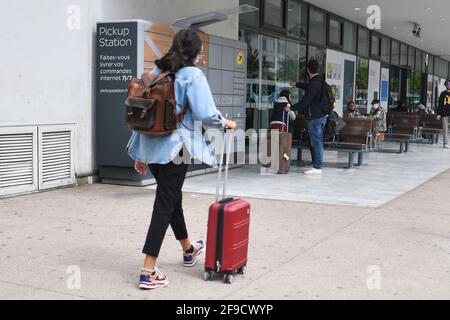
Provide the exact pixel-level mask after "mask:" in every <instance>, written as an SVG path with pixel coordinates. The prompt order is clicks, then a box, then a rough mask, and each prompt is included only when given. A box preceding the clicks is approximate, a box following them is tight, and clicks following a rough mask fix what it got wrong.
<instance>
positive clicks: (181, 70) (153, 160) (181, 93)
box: [126, 30, 236, 290]
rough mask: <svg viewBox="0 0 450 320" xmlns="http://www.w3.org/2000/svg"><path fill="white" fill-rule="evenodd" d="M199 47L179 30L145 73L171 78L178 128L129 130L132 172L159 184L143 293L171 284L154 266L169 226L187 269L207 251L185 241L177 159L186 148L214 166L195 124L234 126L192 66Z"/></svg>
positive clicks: (182, 169) (182, 174)
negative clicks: (155, 131)
mask: <svg viewBox="0 0 450 320" xmlns="http://www.w3.org/2000/svg"><path fill="white" fill-rule="evenodd" d="M202 48H203V44H202V41H201V39H200V37H199V35H198V34H197V33H196V32H194V31H191V30H181V31H179V32H178V33H177V34H176V35H175V37H174V39H173V44H172V47H171V49H170V50H169V52H168V53H167V54H166V55H164V56H163V57H162V58H161V59H159V60H157V61H156V62H155V64H156V68H155V69H154V70H153V71H152V72H151V74H150V75H148V78H155V76H157V75H159V74H163V73H165V72H171V73H173V74H174V75H175V81H174V91H175V98H176V99H175V100H176V109H177V115H180V114H182V113H183V112H185V110H187V112H185V113H184V117H183V120H182V121H181V122H180V123H178V124H177V130H175V131H174V132H173V133H171V134H170V135H168V136H162V137H155V136H150V135H146V134H143V133H138V132H136V131H133V134H132V136H131V138H130V141H129V142H128V145H127V147H126V149H127V152H128V154H129V156H130V157H131V158H132V159H134V160H135V169H136V171H137V172H138V173H139V174H141V175H146V174H147V172H148V170H150V171H151V173H152V174H153V176H154V178H155V180H156V183H157V190H156V198H155V203H154V209H153V215H152V219H151V224H150V227H149V231H148V235H147V239H146V242H145V246H144V249H143V253H144V254H145V255H146V258H145V262H144V267H143V268H142V269H141V272H140V277H139V288H140V289H144V290H147V289H156V288H161V287H166V286H167V285H168V284H169V280H168V278H167V276H165V275H164V274H163V273H162V272H161V271H160V270H159V269H158V267H157V266H156V262H157V259H158V256H159V253H160V249H161V246H162V243H163V240H164V237H165V234H166V231H167V229H168V227H169V225H170V226H171V227H172V229H173V232H174V234H175V238H176V239H177V240H178V241H179V242H180V244H181V247H182V250H183V256H182V258H183V265H184V266H185V267H193V266H194V265H195V264H196V262H197V259H198V257H199V255H200V254H202V253H203V252H204V249H205V247H204V243H203V241H202V240H199V241H197V242H195V243H192V242H191V241H190V240H189V236H188V232H187V228H186V222H185V219H184V214H183V207H182V199H183V194H182V187H183V184H184V180H185V178H186V174H187V171H188V165H189V164H188V163H181V164H178V161H175V159H176V158H177V157H178V156H183V150H188V151H189V153H190V155H191V156H192V157H194V158H197V159H199V160H201V161H202V162H203V163H205V164H207V165H210V166H217V159H216V157H215V152H214V150H213V149H212V147H211V145H210V143H209V142H208V141H206V139H205V137H204V135H203V134H202V130H194V121H201V122H202V124H203V125H205V126H211V127H217V128H221V129H224V128H229V129H235V128H236V123H235V122H233V121H230V120H227V119H225V118H223V117H222V115H221V113H220V112H219V111H218V110H217V108H216V106H215V104H214V99H213V96H212V93H211V90H210V88H209V85H208V81H207V79H206V77H205V75H204V73H203V72H202V70H200V69H199V68H196V67H195V63H196V62H197V61H198V59H199V55H200V53H201V51H202ZM186 106H188V108H187V109H185V107H186ZM194 142H195V143H194ZM199 143H200V145H198V144H199ZM183 158H184V157H183ZM175 162H177V163H175Z"/></svg>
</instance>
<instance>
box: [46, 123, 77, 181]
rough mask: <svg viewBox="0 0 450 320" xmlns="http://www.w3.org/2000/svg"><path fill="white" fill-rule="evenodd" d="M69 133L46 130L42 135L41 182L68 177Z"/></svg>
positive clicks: (69, 173)
mask: <svg viewBox="0 0 450 320" xmlns="http://www.w3.org/2000/svg"><path fill="white" fill-rule="evenodd" d="M70 136H71V134H70V131H66V132H47V133H44V134H43V135H42V145H41V147H42V182H43V183H46V182H51V181H58V180H65V179H70V176H71V171H70V168H71V137H70Z"/></svg>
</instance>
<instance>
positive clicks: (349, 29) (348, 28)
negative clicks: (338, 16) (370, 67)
mask: <svg viewBox="0 0 450 320" xmlns="http://www.w3.org/2000/svg"><path fill="white" fill-rule="evenodd" d="M357 30H358V29H357V28H356V25H355V24H354V23H351V22H348V21H345V22H344V51H347V52H350V53H356V36H357Z"/></svg>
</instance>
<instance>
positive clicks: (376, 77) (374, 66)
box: [367, 60, 381, 110]
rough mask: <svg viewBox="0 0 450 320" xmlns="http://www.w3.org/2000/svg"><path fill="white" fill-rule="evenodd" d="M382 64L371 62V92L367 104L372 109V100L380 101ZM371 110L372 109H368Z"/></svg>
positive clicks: (369, 91)
mask: <svg viewBox="0 0 450 320" xmlns="http://www.w3.org/2000/svg"><path fill="white" fill-rule="evenodd" d="M380 75H381V63H380V62H378V61H374V60H370V61H369V90H368V96H367V104H368V107H370V104H371V103H372V100H374V99H379V100H380V78H381V76H380ZM368 110H370V108H369V109H368Z"/></svg>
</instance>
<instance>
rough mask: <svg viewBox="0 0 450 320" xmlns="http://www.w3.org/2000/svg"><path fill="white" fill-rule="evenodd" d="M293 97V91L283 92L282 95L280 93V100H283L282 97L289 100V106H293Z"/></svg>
mask: <svg viewBox="0 0 450 320" xmlns="http://www.w3.org/2000/svg"><path fill="white" fill-rule="evenodd" d="M291 95H292V92H291V91H289V90H283V91H281V93H280V98H281V97H285V98H286V99H287V101H288V102H289V104H290V105H291V106H292V102H291Z"/></svg>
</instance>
